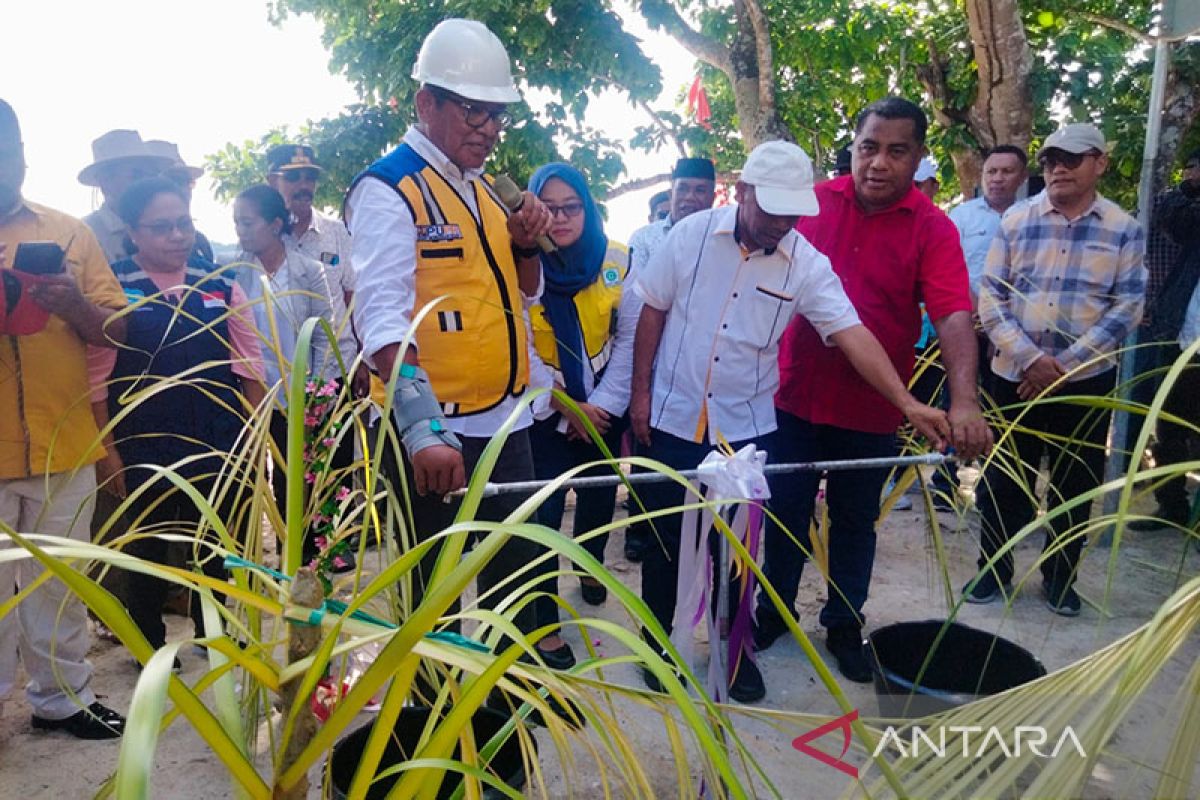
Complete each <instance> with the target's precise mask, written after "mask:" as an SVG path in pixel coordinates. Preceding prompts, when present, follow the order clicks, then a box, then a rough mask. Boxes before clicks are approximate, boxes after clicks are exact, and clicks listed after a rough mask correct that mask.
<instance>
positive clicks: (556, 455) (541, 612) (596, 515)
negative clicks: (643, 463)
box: [529, 414, 624, 626]
mask: <svg viewBox="0 0 1200 800" xmlns="http://www.w3.org/2000/svg"><path fill="white" fill-rule="evenodd" d="M558 420H559V415H558V414H554V415H553V416H551V417H550V418H549V419H546V420H540V421H538V422H535V423H533V427H532V428H530V429H529V443H530V445H531V446H532V448H533V471H534V476H535V477H536V478H537V479H538V480H550V479H551V478H557V477H558V476H559V475H561V474H562V473H564V472H566V471H567V470H569V469H571V468H572V467H577V466H579V465H580V464H587V463H588V462H590V461H599V460H601V459H603V458H604V454H603V453H602V452H601V451H600V448H599V447H597V446H596V445H595V444H594V443H593V442H592V441H591V440H588V441H586V442H584V441H579V440H568V439H567V437H566V435H565V434H562V433H559V432H558V431H557V430H555V427H556V426H557V425H558ZM623 431H624V421H623V420H620V419H615V420H613V426H612V428H610V429H609V431H608V433H607V434H605V435H604V443H605V444H607V445H608V449H609V452H611V453H612V454H613V456H614V457H617V458H620V456H621V434H622V432H623ZM614 474H615V473H614V472H613V468H612V467H611V466H602V467H592V468H591V469H588V470H584V471H583V472H582V473H580V475H579V476H578V477H584V476H590V475H614ZM574 492H575V524H574V526H573V533H572V536H574V537H575V538H578V537H579V536H580V535H582V534H585V533H588V532H589V531H594V530H595V529H596V528H599V527H601V526H604V525H607V524H608V523H610V522H612V518H613V508H614V505H615V503H616V499H617V487H616V486H607V487H600V488H593V489H575V490H574ZM566 503H567V490H566V489H562V490H560V491H557V492H555V493H554V494H552V495H550V497H549V498H548V499H547V500H546V502H544V503H542V505H541V507H540V508H538V511H537V521H538V522H539V523H540V524H542V525H545V526H546V527H547V528H553V529H555V530H558V528H559V526H561V525H562V518H563V510H564V508H565V507H566ZM582 544H583V548H584V549H585V550H587V551H588V553H590V554H591V555H592V557H593V558H595V559H596V560H597V561H599V562H600V563H601V564H603V563H604V547H605V545H607V544H608V534H607V533H605V534H603V535H602V536H593V537H591V538H590V539H588V540H587V541H585V542H583V543H582ZM544 552H545V550H544V549H543V548H541V547H539V548H538V554H539V555H540V554H541V553H544ZM557 569H558V563H557V559H552V560H549V561H547V562H546V563H545V564H543V565H542V566H541V567H539V568H538V572H539V574H542V575H546V576H547V577H546V580H545V581H543V582H542V583H541V584H540V585H539V586H538V587H537V588H538V590H539V591H545V592H548V593H549V594H551V595H556V594H558V577H557V576H556V575H554V574H553V573H554V572H555V571H556V570H557ZM533 606H534V614H535V616H536V617H537V624H538V625H539V626H542V625H550V624H552V623H555V622H558V603H556V602H554V600H552V599H551V598H550V597H539V598H537V599H535V600H534V601H533Z"/></svg>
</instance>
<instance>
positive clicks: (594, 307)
mask: <svg viewBox="0 0 1200 800" xmlns="http://www.w3.org/2000/svg"><path fill="white" fill-rule="evenodd" d="M628 269H629V248H627V247H626V246H625V245H623V244H621V243H620V242H615V241H613V240H612V239H609V241H608V252H607V253H605V254H604V264H603V265H602V266H601V267H600V274H599V275H598V276H597V277H596V280H595V281H593V282H592V285H591V286H588V287H587V288H586V289H583V290H582V291H579V292H577V293H576V294H575V311H576V313H577V314H579V325H580V327H581V328H582V329H583V345H584V348H585V349H586V350H587V357H588V360H589V361H590V362H591V364H592V374H594V375H599V374H600V371H601V370H603V369H604V367H605V366H606V365H607V364H608V359H609V358H610V357H611V356H612V345H613V337H614V336H615V334H616V332H617V325H616V321H617V306H619V305H620V304H621V290H622V289H623V288H624V285H625V273H626V272H627V271H628ZM529 321H530V324H531V327H532V328H533V346H534V349H536V350H537V354H538V357H540V358H541V359H542V361H544V362H545V363H546V366H548V367H550V369H551V370H552V371H553V372H554V379H555V381H557V382H559V383H562V381H563V378H562V373H561V372H559V364H558V342H557V339H556V338H555V336H554V329H553V328H551V327H550V320H548V319H547V318H546V310H545V309H544V308H543V307H542V304H541V303H538V304H537V305H535V306H533V307H532V308H530V309H529Z"/></svg>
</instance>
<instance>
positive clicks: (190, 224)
mask: <svg viewBox="0 0 1200 800" xmlns="http://www.w3.org/2000/svg"><path fill="white" fill-rule="evenodd" d="M137 227H138V228H139V229H141V230H143V231H149V232H150V234H151V235H152V236H158V237H163V236H170V235H171V234H172V233H173V232H174V231H179V232H180V233H182V234H183V235H184V236H191V235H192V234H193V233H195V232H196V223H195V222H194V221H193V220H192V218H191V217H180V218H179V219H177V220H175V221H174V222H172V221H171V220H169V219H160V220H155V221H154V222H144V223H141V224H140V225H138V226H137Z"/></svg>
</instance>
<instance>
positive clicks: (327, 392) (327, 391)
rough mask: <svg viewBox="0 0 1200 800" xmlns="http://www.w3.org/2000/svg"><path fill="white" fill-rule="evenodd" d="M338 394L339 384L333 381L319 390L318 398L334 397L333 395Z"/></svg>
mask: <svg viewBox="0 0 1200 800" xmlns="http://www.w3.org/2000/svg"><path fill="white" fill-rule="evenodd" d="M336 392H337V384H336V383H334V382H333V381H329V382H328V383H326V384H325V385H324V386H322V387H321V388H320V389H318V390H317V396H318V397H333V395H334V394H335V393H336Z"/></svg>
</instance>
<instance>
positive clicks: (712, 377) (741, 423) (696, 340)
mask: <svg viewBox="0 0 1200 800" xmlns="http://www.w3.org/2000/svg"><path fill="white" fill-rule="evenodd" d="M736 220H737V206H726V207H723V208H716V209H712V210H709V211H701V212H698V213H696V214H692V215H690V216H688V217H686V218H685V219H683V220H680V221H679V222H677V223H676V224H675V225H674V226H673V227H672V228H671V233H670V235H669V236H668V237H667V241H666V243H665V244H664V246H663V247H661V248H659V249H658V251H657V252H656V253H655V254H654V257H653V258H651V260H650V262H649V263H648V264H647V265H646V267H645V269H644V270H643V271H642V272H641V273H640V274H636V275H634V287H635V290H636V291H637V292H638V294H639V295H640V296H641V297H642V299H643V300H644V301H645V303H646V305H649V306H651V307H652V308H656V309H659V310H660V311H666V312H667V320H666V326H665V328H664V329H663V335H662V340H661V341H660V342H659V347H658V353H657V357H656V360H655V372H654V389H653V398H652V404H651V413H650V424H651V426H652V427H654V428H656V429H658V430H661V431H664V432H666V433H669V434H671V435H673V436H678V437H680V438H682V439H688V440H691V441H694V442H700V441H703V437H704V436H705V435H706V434H707V437H708V440H709V441H710V442H712V443H714V444H715V443H716V442H717V441H718V436H724V437H725V438H726V439H727V440H729V441H731V442H733V441H743V440H746V439H750V438H753V437H756V436H761V435H763V434H766V433H770V432H771V431H773V430H775V402H774V396H775V391H776V389H778V388H779V340H780V338H781V337H782V336H783V332H784V330H786V329H787V326H788V323H790V322H791V321H792V319H793V318H794V317H795V316H796V315H801V316H803V317H805V318H806V319H807V320H808V321H809V322H810V323H812V325H813V327H814V328H816V329H817V332H818V333H820V334H821V337H822V338H823V339H828V338H829V337H830V336H832V335H833V334H835V333H837V332H839V331H842V330H845V329H847V328H850V327H853V326H855V325H858V324H860V323H859V319H858V314H857V313H856V312H855V311H854V306H853V305H851V303H850V300H849V299H848V298H847V297H846V293H845V291H844V290H843V289H842V284H841V280H840V279H839V278H838V277H837V275H835V274H834V272H833V267H832V266H831V265H830V263H829V259H828V258H826V257H825V256H824V255H822V254H821V253H820V252H818V251H817V249H816V248H814V247H813V246H812V245H811V244H809V242H808V240H807V239H805V238H804V237H803V236H801V235H800V234H799V233H797V232H796V231H794V230H793V231H790V232H789V233H788V234H787V235H786V236H784V237H783V239H782V240H780V242H779V245H778V246H777V247H776V248H775V249H774V250H773V251H771V252H770V253H766V252H764V251H762V250H757V251H755V252H752V253H749V254H746V253H744V251H743V250H742V247H741V245H739V244H738V242H737V241H736V239H735V238H734V226H735V224H736Z"/></svg>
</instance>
